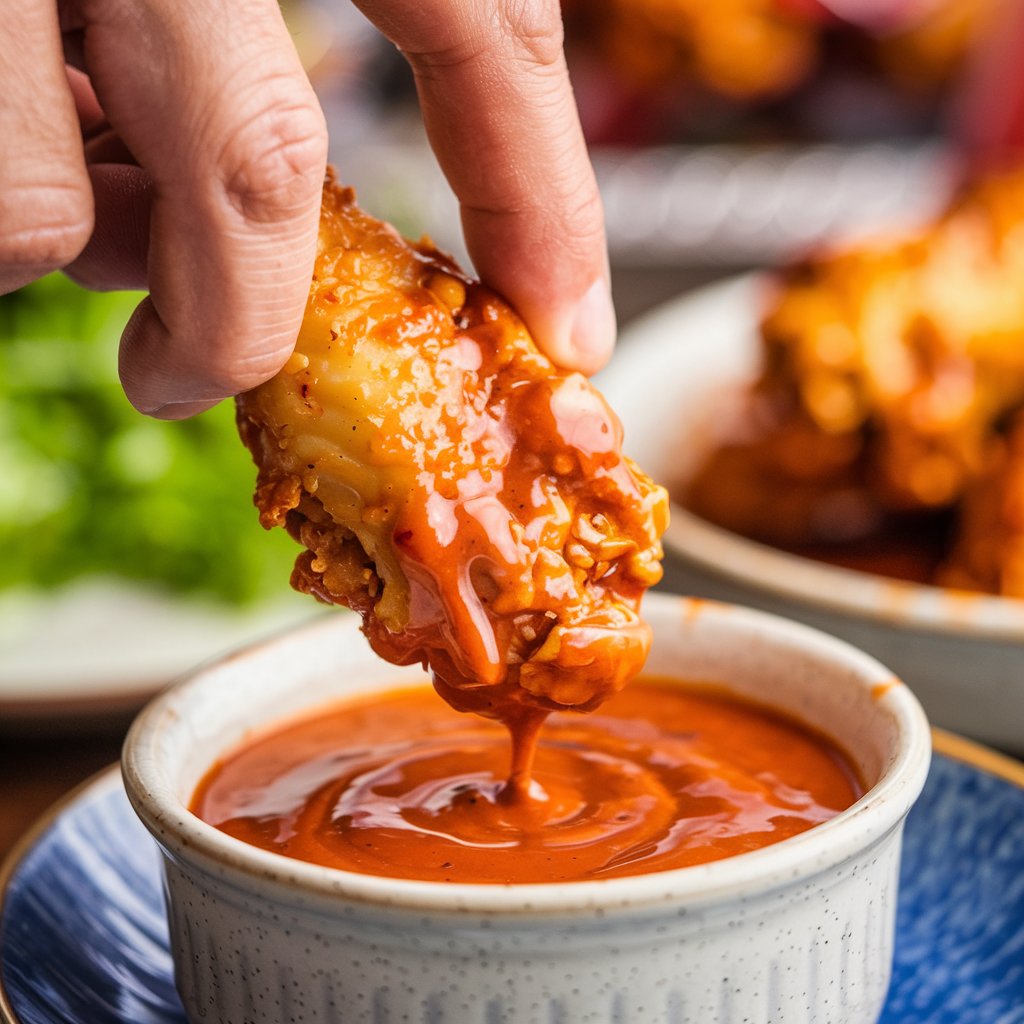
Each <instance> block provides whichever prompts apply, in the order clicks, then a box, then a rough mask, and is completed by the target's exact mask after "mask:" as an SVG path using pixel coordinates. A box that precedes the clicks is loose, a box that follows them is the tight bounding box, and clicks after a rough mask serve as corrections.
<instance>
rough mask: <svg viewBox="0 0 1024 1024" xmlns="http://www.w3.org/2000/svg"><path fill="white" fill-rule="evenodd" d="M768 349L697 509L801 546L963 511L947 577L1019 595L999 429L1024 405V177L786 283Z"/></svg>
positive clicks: (981, 184)
mask: <svg viewBox="0 0 1024 1024" xmlns="http://www.w3.org/2000/svg"><path fill="white" fill-rule="evenodd" d="M762 340H763V345H764V368H763V371H762V374H761V377H760V379H759V380H758V382H757V383H756V385H755V387H754V390H753V394H752V395H751V396H750V400H749V403H748V407H747V417H748V422H747V424H746V427H745V432H744V436H742V437H737V438H735V439H734V441H733V442H732V443H730V444H727V445H724V446H723V447H722V448H721V450H720V451H718V452H717V453H715V454H714V455H713V456H712V457H711V459H710V460H709V461H708V462H707V463H706V464H705V465H704V466H703V467H702V468H701V470H700V472H699V473H698V474H697V475H696V477H695V479H694V481H693V482H692V484H691V485H690V488H689V494H688V496H687V498H686V501H687V503H688V504H689V505H690V506H691V508H693V510H694V511H696V512H698V513H699V514H701V515H704V516H705V517H707V518H709V519H712V520H713V521H715V522H718V523H720V524H721V525H723V526H726V527H727V528H729V529H732V530H735V531H737V532H739V533H743V534H745V535H747V536H750V537H753V538H754V539H757V540H763V541H766V542H769V543H775V544H781V545H783V546H787V547H794V546H799V545H801V544H810V545H813V544H818V543H837V542H838V543H842V542H844V541H849V540H856V539H858V538H863V537H870V536H871V535H872V534H873V532H874V531H877V530H878V528H879V527H880V525H882V524H883V523H884V522H885V521H886V520H887V518H888V521H889V522H894V521H896V520H895V519H894V517H901V516H903V517H906V516H910V517H914V516H918V517H919V516H921V515H922V514H928V513H932V512H937V511H940V510H947V511H948V510H950V509H954V508H957V507H958V506H962V507H961V508H960V512H961V514H962V515H961V519H962V522H961V525H960V527H959V530H960V534H959V540H957V541H956V542H955V545H954V550H953V552H952V553H951V554H950V555H949V557H948V558H947V559H946V562H945V565H944V567H943V568H942V569H941V570H940V576H941V579H942V581H943V582H945V583H947V584H950V585H957V586H963V587H975V588H979V589H985V590H993V591H995V592H1001V593H1012V594H1017V595H1021V596H1024V566H1021V567H1019V568H1015V567H1014V566H1013V565H1011V562H1013V563H1014V564H1015V563H1016V562H1017V561H1020V560H1021V558H1022V557H1024V556H1022V555H1020V554H1015V553H1014V552H1015V550H1016V546H1017V545H1022V546H1024V532H1022V533H1021V534H1020V535H1018V534H1017V530H1018V526H1017V521H1016V518H1015V517H1016V516H1017V510H1018V505H1019V503H1020V502H1019V500H1018V498H1020V499H1022V500H1024V494H1018V492H1019V491H1020V489H1021V487H1022V486H1024V480H1022V479H1021V474H1022V470H1020V469H1019V468H1018V466H1017V463H1018V460H1020V459H1021V458H1022V457H1024V428H1021V427H1019V426H1018V427H1014V429H1013V432H1012V433H1011V434H1010V435H1007V424H1008V422H1010V421H1011V419H1012V417H1013V416H1014V415H1015V414H1016V413H1017V410H1019V409H1020V408H1021V407H1022V406H1024V170H1018V171H1013V172H1002V173H993V174H991V175H990V176H988V177H986V178H984V179H982V180H979V181H977V182H975V183H974V184H973V185H972V186H971V187H970V188H969V189H967V190H965V192H964V193H963V194H962V195H961V196H960V197H959V198H958V199H957V200H956V201H955V202H954V203H953V204H952V205H951V206H950V208H949V210H948V211H947V212H946V213H945V214H944V215H943V216H941V217H940V218H939V219H938V220H937V221H936V222H935V223H933V224H931V225H929V226H927V227H926V228H924V229H922V230H921V231H919V232H917V233H915V234H913V235H911V236H904V237H901V238H896V239H890V240H888V241H879V242H877V243H874V244H866V245H860V246H856V247H853V248H849V249H846V250H844V251H840V252H837V253H833V254H830V255H820V256H817V257H814V258H812V259H810V260H808V261H806V262H803V263H801V264H798V265H796V266H794V267H792V268H790V269H789V270H787V271H785V272H784V273H783V274H782V275H781V277H780V280H779V283H778V290H777V294H776V296H775V298H774V302H773V306H772V309H771V311H770V312H769V313H768V315H767V316H766V318H765V320H764V322H763V324H762ZM904 521H906V522H913V521H914V520H913V519H909V520H907V519H905V520H904ZM917 521H918V522H921V523H924V522H925V520H923V519H918V520H917ZM1022 525H1024V524H1022Z"/></svg>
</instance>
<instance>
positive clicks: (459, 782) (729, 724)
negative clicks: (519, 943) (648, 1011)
mask: <svg viewBox="0 0 1024 1024" xmlns="http://www.w3.org/2000/svg"><path fill="white" fill-rule="evenodd" d="M524 710H525V709H524ZM542 724H543V725H544V728H543V730H541V725H542ZM512 729H513V737H514V739H513V747H512V758H511V766H510V762H509V742H508V733H507V732H506V730H505V728H504V727H503V726H502V725H501V724H499V723H497V722H494V721H488V720H483V719H479V718H476V717H470V716H465V715H461V714H459V713H457V712H455V711H453V710H451V709H450V708H448V707H447V706H445V705H444V704H443V703H441V702H440V701H438V700H437V698H436V696H435V695H434V694H433V693H432V692H431V691H430V690H429V688H426V687H424V688H420V689H413V690H402V691H393V692H390V693H385V694H382V695H381V694H375V695H373V696H372V697H367V698H364V699H363V700H359V701H354V702H351V703H348V704H345V705H341V706H335V707H329V708H327V709H323V710H321V711H319V712H318V713H316V714H315V715H311V716H310V717H308V718H304V719H300V720H298V721H296V722H293V723H291V724H287V725H285V726H283V727H281V728H279V729H277V730H276V731H274V732H271V733H269V734H268V735H266V736H264V737H262V738H259V739H257V740H255V741H253V742H251V743H250V744H248V745H247V746H245V747H243V748H242V749H240V750H239V751H237V752H235V753H234V754H232V755H230V756H229V757H228V758H226V759H225V760H224V761H223V762H221V763H220V764H218V765H216V766H214V768H213V769H211V771H210V772H209V773H208V775H207V776H206V778H205V779H204V780H203V781H202V783H201V784H200V786H199V788H198V789H197V791H196V795H195V797H194V800H193V809H194V810H195V811H196V813H197V814H199V816H200V817H202V818H203V819H204V820H206V821H208V822H210V823H211V824H213V825H215V826H217V827H218V828H220V829H222V830H223V831H225V832H228V833H229V834H231V835H234V836H236V837H237V838H239V839H242V840H245V841H247V842H249V843H252V844H254V845H256V846H260V847H263V848H265V849H268V850H273V851H275V852H277V853H282V854H284V855H286V856H289V857H294V858H297V859H300V860H306V861H312V862H314V863H319V864H325V865H328V866H331V867H337V868H342V869H345V870H350V871H357V872H362V873H364V874H374V875H383V876H388V877H393V878H410V879H421V880H427V881H457V882H471V883H473V882H475V883H509V882H517V883H529V882H560V881H579V880H585V879H597V878H612V877H619V876H623V875H635V874H644V873H648V872H652V871H662V870H668V869H670V868H677V867H684V866H687V865H690V864H697V863H703V862H707V861H712V860H718V859H721V858H723V857H728V856H731V855H734V854H737V853H742V852H745V851H747V850H752V849H756V848H758V847H761V846H765V845H769V844H772V843H775V842H778V841H780V840H782V839H785V838H787V837H788V836H792V835H795V834H797V833H799V832H803V831H805V830H806V829H808V828H811V827H813V826H814V825H816V824H819V823H820V822H823V821H826V820H828V818H830V817H833V816H834V815H835V814H837V813H838V812H839V811H841V810H843V809H845V808H846V807H848V806H849V805H850V804H852V803H853V802H854V801H855V800H856V799H857V797H858V796H859V795H860V793H861V792H862V791H863V788H862V786H861V784H860V782H859V781H858V779H857V776H856V773H855V771H854V769H853V768H852V767H851V765H850V763H849V761H848V760H847V759H846V758H845V757H844V755H843V754H842V753H841V752H840V751H839V750H838V749H837V748H836V747H835V746H834V745H832V744H831V743H830V742H829V741H828V740H826V739H825V738H824V737H822V736H820V735H817V734H815V733H813V732H812V731H810V730H808V729H806V728H804V727H803V726H802V725H800V724H799V723H797V722H795V721H792V720H790V719H787V718H784V717H782V716H780V715H778V714H776V713H774V712H772V711H770V710H767V709H764V708H761V707H759V706H755V705H752V704H746V703H743V702H739V701H737V700H735V699H733V698H730V697H728V696H727V695H725V694H724V693H722V692H719V691H715V690H713V689H708V688H694V687H689V686H681V685H679V684H678V683H673V682H670V681H666V680H657V679H640V680H637V681H635V682H634V683H632V684H631V685H630V686H629V687H627V688H626V690H624V691H623V692H622V693H620V694H617V695H616V696H615V697H613V698H611V700H610V701H609V702H608V703H607V704H606V705H605V706H604V707H602V708H601V709H600V710H599V711H597V712H595V713H593V714H591V715H585V716H583V715H577V714H568V713H554V714H552V715H550V716H548V717H547V718H546V721H545V715H544V713H537V712H535V711H534V712H533V713H532V714H529V715H527V716H525V717H523V718H520V719H517V720H516V721H515V722H514V723H512Z"/></svg>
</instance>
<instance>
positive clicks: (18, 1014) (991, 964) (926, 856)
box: [0, 734, 1024, 1024]
mask: <svg viewBox="0 0 1024 1024" xmlns="http://www.w3.org/2000/svg"><path fill="white" fill-rule="evenodd" d="M935 739H936V752H937V753H936V757H935V760H934V762H933V765H932V770H931V774H930V775H929V777H928V783H927V785H926V786H925V790H924V794H923V796H922V797H921V800H920V802H919V803H918V804H917V806H916V807H915V808H914V810H913V811H912V813H911V815H910V820H909V822H908V824H907V831H906V840H905V844H904V853H903V872H902V880H901V888H900V902H899V918H898V922H897V943H896V965H895V971H894V975H893V982H892V988H891V990H890V993H889V1000H888V1003H887V1004H886V1009H885V1013H884V1014H883V1016H882V1021H881V1024H1024V765H1019V764H1017V763H1016V762H1012V761H1008V760H1006V759H1004V758H1001V757H999V756H998V755H995V754H991V753H989V752H988V751H986V750H984V749H983V748H980V747H976V746H974V745H973V744H970V743H967V742H966V741H964V740H960V739H958V738H956V737H951V736H948V735H945V734H937V735H936V738H935ZM0 1020H2V1021H4V1022H5V1024H185V1015H184V1013H183V1011H182V1009H181V1004H180V1002H179V1001H178V997H177V994H176V993H175V991H174V983H173V980H172V976H171V957H170V953H169V952H168V948H167V931H166V927H165V924H164V911H163V897H162V893H161V882H160V866H159V858H158V854H157V851H156V847H155V846H154V844H153V843H152V841H151V840H150V838H149V836H148V834H147V833H146V832H145V830H144V829H143V828H142V826H141V825H140V824H139V822H138V821H137V819H136V818H135V815H134V814H133V812H132V810H131V808H130V807H129V805H128V801H127V799H126V797H125V795H124V790H123V789H122V788H121V780H120V777H119V775H118V774H117V772H116V770H113V769H112V770H111V771H109V772H106V773H104V774H103V775H102V776H100V777H99V778H97V779H96V780H94V781H93V782H91V783H89V784H87V785H86V786H85V787H83V788H82V789H81V790H79V791H78V792H77V793H76V794H73V795H72V797H71V798H69V799H68V800H67V801H66V802H65V803H64V804H63V805H62V806H60V807H58V808H57V809H56V811H54V812H53V813H52V814H51V815H50V816H49V817H48V819H47V820H46V821H45V822H44V823H42V824H41V825H40V827H39V830H38V831H37V832H36V833H35V835H34V836H33V838H32V839H30V840H29V841H28V843H27V846H24V847H23V848H22V850H21V852H20V853H16V854H15V857H14V858H13V859H12V861H10V862H9V864H8V867H7V869H6V871H5V872H3V873H0ZM787 1024H797V1022H787Z"/></svg>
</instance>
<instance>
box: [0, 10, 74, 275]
mask: <svg viewBox="0 0 1024 1024" xmlns="http://www.w3.org/2000/svg"><path fill="white" fill-rule="evenodd" d="M3 31H4V41H3V45H2V46H0V86H2V89H3V94H4V98H3V102H2V103H0V139H2V140H3V143H2V145H3V157H2V159H0V293H3V292H8V291H12V290H13V289H15V288H19V287H20V286H21V285H23V284H26V283H27V282H28V281H31V280H33V279H34V278H37V277H40V276H42V275H43V274H45V273H47V272H48V271H50V270H53V269H55V268H56V267H62V266H64V265H65V264H66V263H68V262H70V261H71V260H73V259H74V258H75V257H76V256H77V255H78V254H79V252H81V250H82V248H83V247H84V245H85V243H86V242H87V241H88V239H89V233H90V231H91V230H92V198H91V195H90V192H89V178H88V175H87V174H86V172H85V158H84V156H83V154H82V145H81V141H80V136H79V131H78V120H77V118H76V116H75V105H74V101H73V100H72V96H71V90H70V89H69V87H68V81H67V76H66V75H65V73H64V58H63V55H62V51H61V43H60V29H59V25H58V22H57V14H56V6H55V5H54V4H53V3H52V2H51V0H14V2H13V3H12V4H11V5H10V7H9V8H5V10H4V30H3Z"/></svg>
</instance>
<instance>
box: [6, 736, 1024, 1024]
mask: <svg viewBox="0 0 1024 1024" xmlns="http://www.w3.org/2000/svg"><path fill="white" fill-rule="evenodd" d="M932 751H933V754H941V755H942V756H943V757H947V758H949V759H951V760H953V761H958V762H960V763H962V764H966V765H970V766H971V767H973V768H975V769H977V770H979V771H982V772H985V773H986V774H988V775H994V776H996V777H997V778H1000V779H1002V780H1004V781H1005V782H1009V783H1010V784H1012V785H1014V786H1016V787H1017V788H1018V789H1022V790H1024V761H1018V760H1017V759H1016V758H1013V757H1010V756H1009V755H1007V754H1001V753H999V752H998V751H996V750H993V749H991V748H990V747H986V746H985V745H984V744H981V743H976V742H974V741H973V740H969V739H967V738H966V737H964V736H960V735H958V734H957V733H953V732H948V731H947V730H945V729H938V728H934V727H933V728H932ZM120 779H121V766H120V764H112V765H109V766H108V767H106V768H103V769H101V770H100V771H98V772H97V773H96V774H95V775H91V776H89V778H87V779H85V780H84V781H83V782H81V783H80V784H79V785H77V786H75V788H74V789H72V790H71V791H70V792H68V793H66V794H65V795H64V796H62V797H61V798H60V799H59V800H58V801H57V802H56V803H54V804H53V805H52V806H51V807H49V808H48V809H47V810H46V811H44V812H43V813H42V814H41V815H40V816H39V818H37V819H36V821H35V822H34V823H33V824H32V825H31V827H30V828H29V830H28V831H27V832H26V833H25V834H24V835H23V836H22V837H21V839H19V840H18V842H17V843H15V845H14V847H13V848H12V849H11V851H10V853H8V855H7V856H6V857H5V858H4V860H3V862H2V863H0V917H2V916H3V912H4V906H5V904H6V901H7V893H8V890H9V888H10V884H11V881H12V880H13V878H14V876H15V874H17V871H18V868H19V867H20V866H21V864H22V862H23V861H24V860H25V858H26V857H28V855H29V854H30V853H31V851H32V849H33V847H34V846H35V845H36V843H37V842H39V840H40V839H42V837H43V836H44V835H45V833H46V832H47V831H48V829H49V828H50V826H51V825H53V823H54V822H55V821H56V820H57V819H58V818H59V817H60V816H61V815H62V814H63V813H64V812H65V811H66V810H67V809H68V808H69V807H70V806H72V805H73V804H75V803H76V802H77V801H78V800H79V798H80V797H82V796H83V795H84V794H85V793H86V792H89V791H91V790H93V789H99V788H101V787H106V786H112V785H114V784H120ZM0 1024H22V1022H21V1020H20V1018H19V1017H18V1016H17V1015H16V1014H15V1012H14V1007H13V1006H12V1005H11V1002H10V999H9V998H8V997H7V993H6V991H5V989H4V983H3V977H2V976H0Z"/></svg>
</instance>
